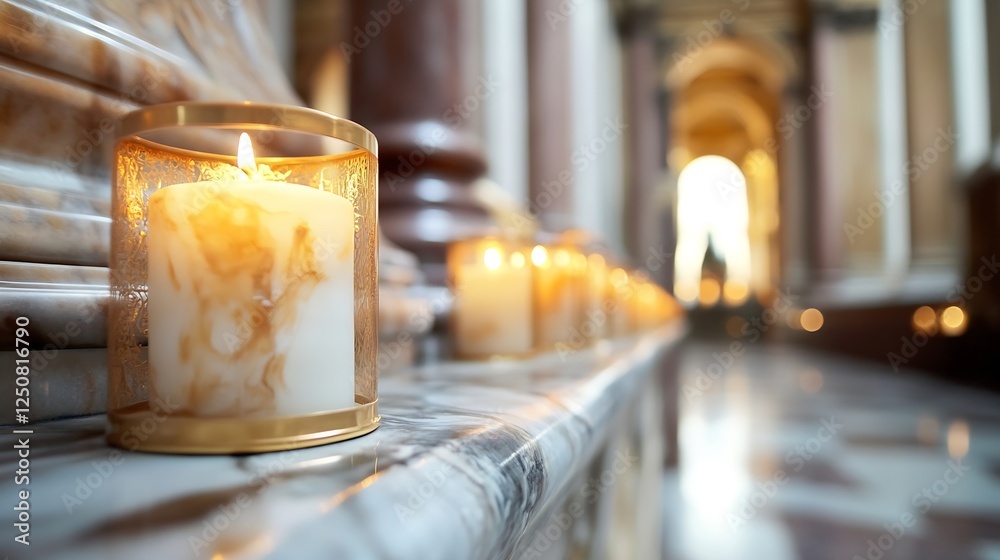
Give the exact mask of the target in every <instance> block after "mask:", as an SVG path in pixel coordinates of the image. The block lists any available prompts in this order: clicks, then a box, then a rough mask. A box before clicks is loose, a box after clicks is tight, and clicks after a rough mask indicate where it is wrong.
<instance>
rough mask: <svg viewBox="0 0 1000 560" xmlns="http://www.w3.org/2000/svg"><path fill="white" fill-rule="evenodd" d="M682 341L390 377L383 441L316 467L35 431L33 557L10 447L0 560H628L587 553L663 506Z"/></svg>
mask: <svg viewBox="0 0 1000 560" xmlns="http://www.w3.org/2000/svg"><path fill="white" fill-rule="evenodd" d="M682 329H683V326H682V325H679V324H677V325H672V326H670V327H667V328H664V329H662V330H660V331H657V332H654V333H649V334H647V335H644V336H642V337H639V338H634V339H627V340H620V341H616V342H613V343H611V342H609V343H605V344H603V345H601V346H599V347H597V348H594V349H589V350H584V351H580V352H576V353H573V354H569V355H566V356H559V355H555V354H551V355H546V356H543V357H539V358H536V359H534V360H531V361H527V362H494V363H448V364H437V365H433V366H425V367H422V368H417V369H407V370H403V371H401V372H397V373H394V374H392V375H387V376H384V377H383V379H382V380H381V384H380V411H381V414H382V425H381V427H380V428H379V429H378V430H376V431H375V432H373V433H371V434H368V435H366V436H364V437H361V438H357V439H354V440H350V441H346V442H342V443H338V444H334V445H328V446H323V447H317V448H311V449H303V450H296V451H289V452H283V453H270V454H262V455H252V456H220V457H188V456H170V455H154V454H143V453H129V452H124V451H118V450H115V449H112V448H110V447H108V446H107V445H106V444H105V443H104V439H103V431H104V418H103V417H102V416H94V417H87V418H78V419H74V420H67V421H58V422H50V423H42V424H37V425H34V426H29V427H31V428H33V429H34V430H35V433H34V434H32V435H30V436H29V437H30V461H31V464H30V484H29V486H28V487H27V489H28V490H29V491H30V493H31V494H30V500H29V501H30V508H31V509H30V524H31V525H30V537H29V538H30V542H31V545H30V548H29V547H26V546H23V545H21V544H18V543H16V542H14V540H13V539H14V537H15V531H16V529H15V528H14V527H13V524H14V522H15V520H14V517H13V516H14V514H15V513H16V512H15V511H14V510H13V509H12V508H13V506H14V505H15V504H17V502H18V500H17V496H16V493H17V491H18V490H20V489H24V488H25V487H23V486H15V484H14V477H13V473H14V471H16V470H17V468H18V467H17V459H18V458H17V456H16V453H15V451H14V449H13V445H15V444H16V443H17V441H16V440H14V436H11V435H8V436H7V438H8V442H9V443H8V444H7V445H5V446H4V448H5V449H7V451H6V452H4V453H3V456H2V462H0V464H2V468H3V471H4V472H6V473H8V474H10V476H5V477H4V483H3V484H4V485H3V488H2V492H0V504H2V505H3V508H2V510H3V512H4V513H3V518H2V519H3V523H2V524H3V526H4V527H6V529H5V530H4V537H3V539H2V541H0V543H2V544H0V554H5V555H7V554H13V555H14V557H17V558H21V557H26V558H27V557H32V558H55V559H59V558H73V559H89V558H94V559H98V558H99V559H102V560H104V559H109V558H110V559H114V558H144V559H145V558H170V559H178V558H213V557H218V558H296V559H301V558H337V559H341V558H393V559H395V558H400V559H401V558H419V559H422V560H424V559H456V560H470V559H476V558H484V559H488V558H547V557H550V556H551V555H553V554H555V553H557V552H558V553H560V554H561V553H564V552H566V551H567V550H569V549H572V548H573V547H579V546H581V545H580V544H579V543H580V542H588V541H589V542H594V541H599V540H607V541H609V542H605V543H603V544H601V543H599V544H601V546H604V547H606V549H607V548H612V547H613V548H616V549H619V550H624V551H626V553H625V554H634V550H629V549H628V546H625V547H621V546H618V545H615V544H614V543H613V542H610V541H612V540H613V537H606V538H605V537H601V538H596V537H595V536H594V535H596V534H598V533H599V528H600V527H602V526H603V527H607V526H609V525H612V524H613V523H612V521H611V520H612V519H614V518H615V517H614V516H612V515H610V513H609V512H610V509H609V508H619V507H628V506H629V505H630V504H632V505H634V504H635V503H636V502H637V501H638V502H642V501H643V499H644V497H645V498H649V499H652V500H653V502H651V503H653V504H656V505H655V506H654V507H653V509H654V510H655V509H657V508H658V499H659V490H658V488H655V487H648V486H646V484H647V482H645V481H649V480H650V476H648V475H649V474H650V473H651V474H652V479H658V478H659V473H660V471H661V468H662V448H661V447H660V446H659V445H658V444H656V443H655V442H657V441H660V442H662V434H660V433H659V431H658V428H657V426H656V425H657V424H658V422H656V421H651V420H650V418H655V417H656V416H655V415H656V411H657V410H658V409H657V403H658V402H659V400H660V399H659V391H658V390H657V389H656V388H655V381H656V379H657V376H654V375H651V373H652V371H653V370H654V366H655V364H656V363H657V359H658V358H659V357H661V356H662V353H663V352H664V351H667V350H669V349H671V348H672V347H673V345H674V344H675V343H676V342H677V340H678V339H679V337H680V336H681V335H682ZM640 410H644V411H645V413H644V414H638V413H637V411H640ZM151 429H155V427H153V428H151ZM642 432H649V434H650V438H649V439H650V440H652V441H653V442H654V443H653V444H648V443H645V444H644V443H643V438H642ZM8 433H9V429H8ZM640 471H641V472H640ZM643 473H644V474H643ZM598 498H600V500H598ZM637 498H638V500H637ZM616 504H617V505H616ZM615 511H618V510H617V509H615ZM642 517H643V516H642V515H639V514H636V515H635V516H634V517H633V518H632V519H633V520H635V519H642ZM564 521H565V525H566V526H565V527H564ZM570 521H572V523H571V522H570ZM646 521H649V518H647V519H646ZM638 524H641V523H638ZM634 525H635V524H633V526H634ZM647 525H648V523H647ZM653 525H655V523H653ZM556 534H558V538H557V537H556ZM633 546H635V545H634V543H633ZM587 554H592V553H590V552H588V553H587ZM216 555H219V556H216ZM592 557H595V558H606V557H609V556H608V555H607V554H606V553H596V554H595V555H594V556H592ZM612 557H618V556H612ZM621 557H635V558H638V557H640V556H621Z"/></svg>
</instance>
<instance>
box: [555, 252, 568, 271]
mask: <svg viewBox="0 0 1000 560" xmlns="http://www.w3.org/2000/svg"><path fill="white" fill-rule="evenodd" d="M552 262H553V263H555V265H556V266H558V267H560V268H566V267H567V266H569V262H570V255H569V251H567V250H566V249H558V250H557V251H556V254H555V256H553V257H552Z"/></svg>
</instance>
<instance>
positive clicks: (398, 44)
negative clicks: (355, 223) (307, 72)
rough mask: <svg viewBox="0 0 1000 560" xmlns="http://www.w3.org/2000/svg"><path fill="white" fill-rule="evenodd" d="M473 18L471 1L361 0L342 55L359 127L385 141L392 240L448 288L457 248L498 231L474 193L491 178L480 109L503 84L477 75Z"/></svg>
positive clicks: (383, 201)
mask: <svg viewBox="0 0 1000 560" xmlns="http://www.w3.org/2000/svg"><path fill="white" fill-rule="evenodd" d="M470 9H472V8H471V5H470V4H468V3H467V2H463V1H462V0H421V2H419V3H412V4H411V3H409V2H403V1H401V0H354V1H352V2H351V3H350V19H351V22H350V27H351V30H350V33H349V37H350V40H349V41H348V42H347V43H346V44H345V45H342V46H341V47H342V49H344V50H345V52H346V53H347V55H348V59H349V63H350V80H351V88H350V90H351V93H350V98H351V101H350V106H351V117H352V120H355V121H357V122H358V123H360V124H361V125H363V126H365V127H367V128H368V129H370V130H371V131H372V132H374V133H375V136H376V137H377V138H378V142H379V172H380V181H379V212H380V221H381V226H382V231H383V232H384V233H385V235H386V236H387V237H388V238H389V239H390V240H391V241H393V242H394V243H396V244H398V245H399V246H401V247H402V248H404V249H406V250H408V251H411V252H413V253H414V254H416V255H417V257H418V258H419V259H420V263H421V268H422V269H423V270H424V272H425V273H426V274H427V278H428V281H430V282H432V283H438V284H441V283H443V282H444V279H445V270H444V257H445V249H446V245H447V243H448V242H449V241H452V240H455V239H459V238H462V237H466V236H469V235H473V234H475V233H480V232H483V231H485V230H486V229H488V228H489V227H490V225H491V222H490V219H489V217H488V214H487V212H486V210H485V209H484V208H483V207H482V206H481V205H480V204H479V203H478V202H477V201H476V200H475V198H474V197H473V194H472V192H471V190H470V188H469V186H470V185H471V184H472V182H473V181H475V180H476V179H477V178H479V177H480V176H482V174H483V173H484V172H485V170H486V160H485V156H484V155H483V150H482V146H481V142H480V139H479V137H478V134H477V131H476V128H477V127H478V122H479V116H478V110H479V107H480V105H481V103H482V101H483V100H484V99H485V98H486V97H488V96H489V95H490V93H491V92H492V91H493V90H494V89H495V88H496V87H499V85H498V84H494V83H491V82H490V81H489V79H488V77H483V76H477V75H476V67H477V66H478V61H479V50H480V49H479V40H478V36H477V34H476V33H475V29H472V28H470V26H469V25H468V23H469V21H470V20H471V18H470V17H469V12H468V10H470Z"/></svg>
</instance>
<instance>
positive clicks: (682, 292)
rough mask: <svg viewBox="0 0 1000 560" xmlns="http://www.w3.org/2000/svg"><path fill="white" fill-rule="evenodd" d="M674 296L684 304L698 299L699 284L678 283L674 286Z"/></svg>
mask: <svg viewBox="0 0 1000 560" xmlns="http://www.w3.org/2000/svg"><path fill="white" fill-rule="evenodd" d="M674 295H675V296H676V297H677V299H679V300H681V301H682V302H684V303H691V302H693V301H694V300H696V299H698V284H692V283H686V282H684V283H678V284H675V285H674Z"/></svg>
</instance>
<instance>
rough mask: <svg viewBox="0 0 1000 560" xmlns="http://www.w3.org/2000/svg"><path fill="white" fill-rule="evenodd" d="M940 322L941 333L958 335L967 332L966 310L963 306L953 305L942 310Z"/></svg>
mask: <svg viewBox="0 0 1000 560" xmlns="http://www.w3.org/2000/svg"><path fill="white" fill-rule="evenodd" d="M939 324H940V325H941V333H942V334H944V335H946V336H958V335H960V334H962V333H964V332H965V328H966V326H967V323H966V320H965V311H962V308H961V307H958V306H956V305H952V306H951V307H947V308H945V310H944V311H942V312H941V317H940V321H939Z"/></svg>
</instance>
